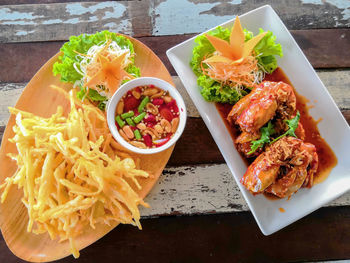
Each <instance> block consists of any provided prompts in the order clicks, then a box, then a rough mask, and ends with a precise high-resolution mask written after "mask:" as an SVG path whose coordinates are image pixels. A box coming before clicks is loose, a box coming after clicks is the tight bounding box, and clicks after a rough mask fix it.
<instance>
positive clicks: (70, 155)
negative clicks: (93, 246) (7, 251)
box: [0, 87, 149, 258]
mask: <svg viewBox="0 0 350 263" xmlns="http://www.w3.org/2000/svg"><path fill="white" fill-rule="evenodd" d="M55 89H56V90H59V91H60V92H63V94H64V95H65V96H66V97H67V98H68V99H69V100H70V112H69V113H68V116H67V117H65V116H64V111H63V108H62V107H61V106H58V108H57V112H56V113H55V114H53V115H52V116H51V117H49V118H42V117H39V116H36V115H34V114H32V113H29V112H25V111H21V110H18V109H15V108H9V110H10V112H11V113H12V114H15V115H16V124H15V125H14V126H13V131H14V133H15V135H14V137H13V138H11V139H9V141H10V142H12V143H14V144H16V147H17V151H18V153H16V154H14V153H11V154H8V156H9V157H10V158H12V159H13V160H14V161H16V163H17V166H18V169H17V171H16V172H15V174H13V175H12V176H10V177H7V178H6V179H5V182H4V183H3V184H2V185H1V186H0V189H2V190H3V193H2V195H1V202H4V201H5V200H6V197H7V195H8V194H9V191H10V189H11V186H13V185H17V187H18V188H20V189H22V191H23V198H22V202H23V204H24V205H25V206H26V208H27V210H28V216H29V221H28V225H27V231H28V232H33V233H35V234H40V233H45V232H47V233H48V234H49V236H50V238H51V239H56V238H59V239H60V242H63V241H66V240H68V241H69V242H70V247H71V252H72V254H73V256H74V257H76V258H77V257H79V251H78V249H77V248H76V245H75V242H74V240H75V238H76V237H77V236H78V235H80V234H81V233H82V232H83V231H84V229H85V228H86V227H89V226H90V227H91V228H95V227H96V224H99V223H104V224H108V225H109V224H110V223H111V222H113V221H116V222H120V223H123V224H132V225H135V226H137V227H138V228H139V229H141V224H140V212H139V209H138V205H143V206H145V207H148V204H146V203H145V202H144V201H143V200H142V198H140V197H139V196H138V194H137V192H136V190H135V189H141V186H140V184H139V182H138V178H147V177H149V174H148V173H147V172H146V171H143V170H139V169H137V167H136V164H137V163H138V162H137V160H136V163H135V161H134V160H133V159H132V158H130V157H129V156H126V158H124V159H122V158H120V157H118V155H119V150H120V149H115V147H117V148H118V147H119V146H118V144H117V143H116V142H115V141H114V140H113V139H112V138H111V136H110V134H109V131H108V127H107V123H106V118H105V115H104V114H103V113H102V112H101V111H100V110H99V109H97V108H96V107H94V106H93V105H90V104H82V103H81V102H79V101H77V99H76V96H75V94H74V91H73V90H71V91H70V92H69V93H67V92H66V91H65V90H63V89H60V88H57V87H55ZM115 145H117V146H115ZM120 155H124V156H125V154H124V153H122V152H120Z"/></svg>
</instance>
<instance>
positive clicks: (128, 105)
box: [124, 96, 140, 112]
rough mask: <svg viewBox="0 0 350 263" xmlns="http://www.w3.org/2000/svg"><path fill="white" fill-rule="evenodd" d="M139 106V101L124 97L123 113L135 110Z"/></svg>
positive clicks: (131, 97)
mask: <svg viewBox="0 0 350 263" xmlns="http://www.w3.org/2000/svg"><path fill="white" fill-rule="evenodd" d="M139 104H140V100H138V99H136V98H135V97H134V96H130V97H126V98H125V99H124V112H128V111H131V110H133V109H135V108H136V107H137V106H139Z"/></svg>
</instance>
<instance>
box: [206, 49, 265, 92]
mask: <svg viewBox="0 0 350 263" xmlns="http://www.w3.org/2000/svg"><path fill="white" fill-rule="evenodd" d="M203 64H205V65H206V66H204V65H203ZM201 67H202V71H203V74H205V75H207V76H209V77H210V78H212V79H213V80H215V81H217V82H219V83H222V84H223V85H227V86H230V87H232V88H236V89H242V88H244V87H254V86H255V84H257V83H259V82H260V81H261V79H262V78H263V77H264V75H263V72H262V71H260V70H259V67H258V60H257V59H256V58H255V57H253V56H247V57H245V58H244V59H242V60H241V61H240V62H238V63H231V62H210V58H209V59H205V60H203V61H202V63H201Z"/></svg>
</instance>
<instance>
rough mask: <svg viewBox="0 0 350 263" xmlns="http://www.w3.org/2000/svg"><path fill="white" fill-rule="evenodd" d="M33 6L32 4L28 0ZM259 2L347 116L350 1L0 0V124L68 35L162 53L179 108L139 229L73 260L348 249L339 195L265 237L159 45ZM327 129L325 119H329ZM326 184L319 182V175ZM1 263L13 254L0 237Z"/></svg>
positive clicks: (341, 255)
mask: <svg viewBox="0 0 350 263" xmlns="http://www.w3.org/2000/svg"><path fill="white" fill-rule="evenodd" d="M34 2H35V4H32V3H34ZM263 4H270V5H272V7H273V8H274V9H275V10H276V11H277V13H278V14H279V15H280V17H281V18H282V20H283V21H284V22H285V24H286V26H287V27H288V28H289V29H290V30H291V32H292V34H293V36H294V37H295V39H296V41H297V42H298V44H299V45H300V46H301V48H302V49H303V51H304V53H305V54H306V56H307V57H308V59H309V60H310V62H311V63H312V65H313V66H314V68H316V70H317V73H318V74H319V76H320V78H321V79H322V80H323V82H324V84H325V85H326V87H327V88H328V90H329V92H330V93H331V94H332V96H333V98H334V99H335V101H336V103H337V105H338V107H339V108H340V109H341V111H342V113H343V115H344V117H345V118H346V119H347V121H348V122H349V121H350V70H349V68H350V28H349V26H350V2H349V1H348V0H339V1H335V0H325V1H321V0H312V1H310V0H302V1H297V0H293V1H272V0H266V1H247V0H244V1H237V0H233V1H224V0H221V1H215V0H214V1H206V0H200V1H190V0H177V1H175V0H164V1H151V0H141V1H136V0H131V1H117V2H90V1H87V2H79V1H76V0H72V1H71V2H70V3H66V1H64V0H37V1H34V0H29V1H25V0H0V5H1V6H0V133H1V134H2V133H3V131H4V129H5V125H6V123H7V119H8V117H9V114H8V110H7V107H8V106H13V105H14V104H15V102H16V100H17V98H18V97H19V96H20V94H21V92H22V90H23V88H24V87H25V85H26V83H27V82H28V81H29V80H30V78H31V77H32V76H33V75H34V73H35V72H36V71H37V70H38V69H39V68H40V66H41V65H43V64H44V63H45V62H46V60H48V59H49V58H50V57H51V56H52V55H54V54H55V53H56V52H57V51H58V50H59V48H60V47H61V45H62V44H63V43H64V41H66V40H67V39H68V37H69V36H70V35H77V34H80V33H84V32H86V33H94V32H95V31H97V30H103V29H108V30H111V31H115V32H121V33H124V34H129V35H131V36H134V37H136V38H137V39H139V40H140V41H142V42H143V43H145V44H146V45H148V46H149V47H150V48H151V49H153V50H154V51H155V53H156V54H157V55H158V56H159V57H160V58H161V59H162V61H163V62H164V63H165V65H166V66H167V68H168V70H169V71H170V72H171V74H172V75H173V78H174V82H175V83H176V86H177V88H178V89H179V90H180V92H181V94H182V95H183V97H184V98H185V101H186V104H187V106H188V115H189V119H188V123H187V127H186V129H185V132H184V134H183V136H182V138H181V139H180V140H179V142H178V143H177V145H176V147H175V150H174V153H173V155H172V157H171V159H170V160H169V163H168V165H167V167H166V169H165V170H164V172H163V175H162V176H161V178H160V180H159V182H158V183H157V184H156V186H155V187H154V189H153V190H152V192H151V193H150V194H149V196H148V197H147V198H146V201H147V202H148V203H150V205H151V208H150V209H142V215H143V220H142V224H143V231H139V230H137V229H136V228H135V227H132V226H124V225H121V226H118V227H117V228H116V229H114V230H113V231H112V232H111V233H109V234H108V235H107V236H105V237H104V238H102V239H101V240H99V241H98V242H96V243H95V244H93V245H91V246H90V247H88V248H86V249H84V250H83V251H82V253H81V257H80V258H79V260H78V261H74V260H73V258H72V257H68V258H66V259H62V260H60V261H58V262H98V260H100V261H101V260H103V262H116V261H118V262H236V261H244V262H256V261H258V262H272V261H278V262H281V261H283V262H285V261H316V260H335V259H346V258H350V206H349V205H350V193H349V194H346V195H344V196H342V197H340V198H339V199H337V200H335V201H333V202H332V203H330V204H328V205H326V207H324V208H322V209H320V210H318V211H316V212H314V213H312V214H311V215H308V216H307V217H305V218H303V219H302V220H300V221H298V222H296V223H294V224H292V225H291V226H289V227H287V228H285V229H283V230H281V231H279V232H277V233H275V234H273V235H271V236H267V237H266V236H264V235H263V234H262V233H261V232H260V230H259V228H258V226H257V224H256V223H255V221H254V219H253V217H252V215H251V213H250V212H249V209H248V207H247V205H246V203H245V201H244V200H243V198H242V196H241V194H240V192H239V190H238V187H237V185H236V183H235V181H234V179H233V177H232V175H231V173H230V171H229V169H228V168H227V166H226V164H225V162H224V160H223V158H222V156H221V154H220V152H219V150H218V148H217V146H216V145H215V143H214V141H213V139H212V137H211V135H210V133H209V132H208V130H207V128H206V126H205V125H204V123H203V121H202V119H201V118H200V117H199V114H198V112H197V110H196V108H195V106H194V105H193V104H192V102H191V100H190V99H189V97H188V95H187V93H186V91H185V90H184V88H183V86H182V84H181V82H180V81H179V79H178V77H177V76H176V73H175V71H174V69H173V68H172V67H171V65H170V64H169V61H168V60H167V58H166V56H165V51H166V50H167V49H168V48H170V47H172V46H174V45H175V44H177V43H180V42H182V41H183V40H186V39H188V38H190V37H191V36H193V35H194V34H195V33H198V32H202V31H203V30H205V29H208V28H211V27H213V26H215V25H217V24H219V23H222V22H224V21H226V20H228V19H231V18H232V17H234V16H235V15H239V14H242V13H244V12H246V11H249V10H251V9H254V8H256V7H259V6H261V5H263ZM332 128H335V127H332ZM325 183H326V182H325ZM0 262H4V263H5V262H6V263H11V262H21V261H20V260H19V259H18V258H16V257H15V256H14V255H13V254H12V253H11V252H10V251H9V249H8V248H7V246H6V244H5V242H4V240H3V239H2V238H1V239H0Z"/></svg>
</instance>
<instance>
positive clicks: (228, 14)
mask: <svg viewBox="0 0 350 263" xmlns="http://www.w3.org/2000/svg"><path fill="white" fill-rule="evenodd" d="M265 4H269V5H271V6H272V7H273V8H274V9H275V10H276V12H277V14H278V15H279V16H280V17H281V19H282V20H283V22H284V23H285V24H286V26H287V27H288V28H289V29H310V28H330V27H346V26H349V25H350V2H349V1H347V0H326V1H299V0H293V1H268V0H265V1H258V0H254V1H251V0H242V1H237V0H231V1H206V0H202V1H193V0H180V1H172V0H166V1H160V3H159V4H158V5H156V6H155V8H154V13H155V14H156V16H155V24H154V30H153V34H154V35H172V34H181V33H197V32H202V31H205V30H208V29H210V28H212V27H213V26H215V25H218V24H221V23H223V22H225V21H226V20H228V19H232V17H234V16H236V15H240V14H242V13H245V12H248V11H250V10H252V9H255V8H257V7H260V6H262V5H265ZM187 21H188V23H187ZM184 23H186V26H184Z"/></svg>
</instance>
